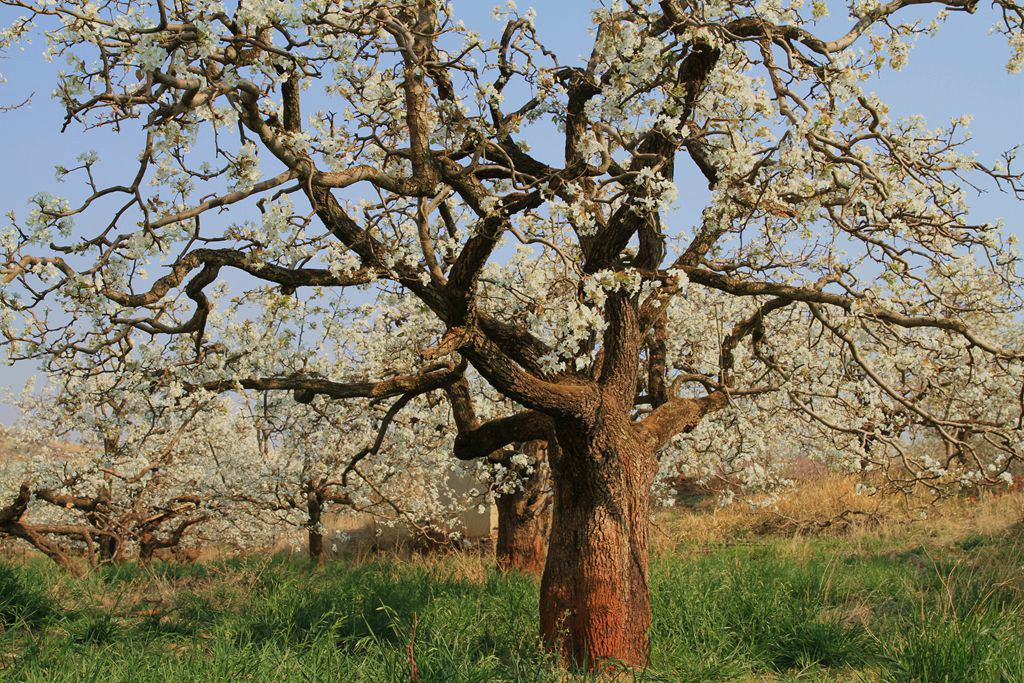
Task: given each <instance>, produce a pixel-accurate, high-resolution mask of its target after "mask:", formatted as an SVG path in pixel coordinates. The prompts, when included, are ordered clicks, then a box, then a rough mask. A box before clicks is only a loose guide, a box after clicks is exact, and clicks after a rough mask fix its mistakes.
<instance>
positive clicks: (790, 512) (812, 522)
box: [652, 475, 1024, 551]
mask: <svg viewBox="0 0 1024 683" xmlns="http://www.w3.org/2000/svg"><path fill="white" fill-rule="evenodd" d="M857 481H858V480H857V478H856V477H853V476H842V475H823V476H819V477H814V478H812V479H809V480H807V481H804V482H802V483H801V484H799V485H797V486H796V487H794V488H793V489H791V490H789V491H785V492H783V493H782V494H780V495H778V496H777V497H768V496H755V497H752V498H747V499H744V500H740V499H739V498H737V500H736V502H733V503H731V504H729V505H727V506H724V507H715V506H714V505H713V503H712V502H711V501H710V500H708V501H707V503H706V504H700V505H698V506H697V507H695V508H690V509H685V508H677V509H670V510H665V511H662V512H660V513H658V514H657V515H656V516H655V520H654V531H653V534H652V545H653V546H654V549H655V550H661V551H664V550H669V549H672V548H674V547H676V546H678V545H679V544H683V543H686V544H692V545H695V546H709V547H711V546H715V545H720V544H723V543H736V542H742V541H743V540H745V539H752V538H755V537H758V536H767V535H774V536H794V537H799V536H805V535H811V534H852V535H857V534H864V533H871V534H882V535H887V534H890V533H894V532H905V531H907V530H915V531H917V532H919V533H922V534H926V535H927V536H928V537H930V538H931V539H933V540H934V541H935V542H938V543H946V542H953V541H955V540H957V539H959V538H963V537H965V536H969V535H972V534H984V535H990V534H999V533H1004V532H1013V530H1014V528H1017V529H1019V530H1020V531H1019V533H1021V534H1024V521H1022V520H1024V490H1021V489H1015V490H1010V491H1007V490H1005V489H1004V490H999V491H986V492H982V493H981V494H979V495H977V496H962V497H954V498H950V499H946V500H944V501H941V502H938V503H934V504H933V503H932V502H931V500H930V498H928V497H927V496H926V495H925V494H924V493H923V492H922V493H921V494H917V495H902V494H900V495H897V494H884V493H879V494H876V495H867V494H861V493H858V492H857Z"/></svg>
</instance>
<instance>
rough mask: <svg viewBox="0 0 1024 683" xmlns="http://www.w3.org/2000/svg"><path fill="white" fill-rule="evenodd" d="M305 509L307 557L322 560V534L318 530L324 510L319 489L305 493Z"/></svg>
mask: <svg viewBox="0 0 1024 683" xmlns="http://www.w3.org/2000/svg"><path fill="white" fill-rule="evenodd" d="M306 510H307V512H308V513H309V520H308V527H307V531H306V535H307V541H308V546H309V559H310V560H312V561H313V562H323V559H324V535H323V534H322V533H321V531H320V528H321V527H320V521H321V518H322V517H323V512H324V499H323V496H322V495H321V493H320V492H319V491H317V490H315V489H314V490H313V491H310V492H309V493H308V494H307V495H306Z"/></svg>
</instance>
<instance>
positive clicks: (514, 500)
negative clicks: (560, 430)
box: [495, 441, 551, 576]
mask: <svg viewBox="0 0 1024 683" xmlns="http://www.w3.org/2000/svg"><path fill="white" fill-rule="evenodd" d="M522 452H523V453H524V454H525V455H527V456H528V457H530V458H531V460H532V467H533V472H532V473H531V474H530V475H529V476H528V477H526V478H525V481H524V482H523V488H522V490H519V491H516V492H515V493H507V494H504V495H500V496H497V497H496V500H495V502H496V505H497V507H498V542H497V546H496V548H495V556H496V560H497V564H498V568H499V569H500V570H502V571H508V570H514V571H520V572H525V573H528V574H535V575H537V576H540V575H541V573H542V572H543V571H544V558H545V556H546V555H547V550H548V532H549V531H550V530H551V474H550V470H549V468H548V465H547V444H546V443H545V442H543V441H530V442H527V443H526V444H524V446H523V449H522Z"/></svg>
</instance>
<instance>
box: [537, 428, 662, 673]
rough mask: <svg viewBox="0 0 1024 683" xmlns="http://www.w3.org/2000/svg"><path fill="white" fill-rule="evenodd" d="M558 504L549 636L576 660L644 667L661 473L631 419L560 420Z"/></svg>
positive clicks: (547, 588)
mask: <svg viewBox="0 0 1024 683" xmlns="http://www.w3.org/2000/svg"><path fill="white" fill-rule="evenodd" d="M555 431H556V435H557V439H556V441H557V443H556V444H552V445H551V446H550V449H549V450H550V452H549V461H550V463H551V473H552V478H553V480H554V489H555V500H554V509H553V515H552V526H551V539H550V543H549V545H548V556H547V563H546V565H545V568H544V577H543V580H542V582H541V604H540V620H541V634H542V636H543V637H544V639H545V640H546V642H548V643H549V644H551V645H552V646H553V647H555V648H557V649H558V650H559V651H560V652H561V653H562V655H563V656H564V657H565V658H566V659H567V660H569V661H571V662H573V663H575V664H577V665H580V666H586V667H588V668H598V667H602V666H603V665H604V664H605V663H607V662H609V660H614V661H619V662H623V663H626V664H630V665H640V666H643V665H645V664H646V663H647V661H648V655H649V640H648V639H649V633H648V631H649V629H650V624H651V608H650V595H649V592H648V582H647V579H648V557H647V550H648V542H647V539H648V525H649V509H650V492H651V484H652V482H653V480H654V474H655V471H656V469H657V462H656V460H655V458H654V456H653V454H652V453H649V452H647V448H646V447H645V446H644V445H643V442H642V440H641V439H639V438H638V436H637V434H636V432H635V430H634V428H633V427H632V425H630V424H629V422H628V420H627V419H625V418H621V419H615V418H614V416H607V415H605V416H602V417H601V418H600V419H599V421H598V424H597V425H594V426H591V427H589V428H588V427H586V426H580V425H572V424H556V426H555Z"/></svg>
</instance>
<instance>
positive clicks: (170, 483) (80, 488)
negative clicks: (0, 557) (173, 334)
mask: <svg viewBox="0 0 1024 683" xmlns="http://www.w3.org/2000/svg"><path fill="white" fill-rule="evenodd" d="M103 379H104V378H103V377H102V376H95V377H92V378H89V379H88V380H86V381H78V380H74V379H72V380H70V381H68V382H67V383H66V384H65V385H64V386H62V387H59V389H58V388H57V387H55V386H48V387H46V390H45V391H44V392H43V393H35V392H33V391H32V390H31V387H30V388H29V389H28V390H27V391H26V392H25V393H24V394H23V395H22V396H21V398H20V400H19V407H20V408H21V418H20V419H19V421H18V422H17V423H16V424H15V425H14V426H13V427H12V428H10V429H8V430H6V431H5V434H4V436H5V442H6V447H7V449H8V451H9V454H8V458H7V460H6V462H4V463H3V467H2V475H0V490H2V495H3V499H2V500H3V504H4V505H5V506H6V508H5V512H4V514H3V515H0V516H2V517H4V522H3V524H2V525H0V537H13V538H17V539H21V540H23V541H25V542H27V543H28V544H29V545H31V546H32V547H34V548H35V549H36V550H39V551H40V552H43V553H44V554H46V555H47V556H49V557H50V558H51V559H53V560H54V561H55V562H57V563H58V564H60V565H62V566H64V567H68V568H73V567H74V565H73V563H72V562H71V559H70V558H71V556H73V555H74V554H84V555H85V556H86V557H87V558H88V560H89V562H90V563H91V564H92V565H96V564H98V563H100V562H111V561H121V560H124V559H126V558H127V557H129V556H132V557H136V558H137V559H138V561H139V562H140V563H142V564H148V563H149V562H150V561H151V560H152V559H153V557H154V554H155V553H156V552H157V551H158V550H164V549H166V550H170V551H178V550H181V549H184V548H186V547H189V546H193V545H195V544H196V543H199V542H201V540H202V539H206V538H209V536H205V535H202V534H200V533H199V530H200V529H201V528H202V527H203V526H209V527H210V528H213V527H215V526H219V525H218V524H217V522H221V521H223V520H224V519H226V518H227V517H228V516H229V513H228V511H227V509H226V506H225V505H224V504H223V503H222V502H221V501H219V500H218V499H216V498H213V499H204V498H203V497H201V496H200V495H199V493H198V491H199V490H200V489H202V488H203V486H204V482H203V481H201V480H202V479H203V477H205V476H209V475H208V472H209V470H210V468H209V467H206V466H205V464H206V461H207V459H208V458H209V450H208V446H209V444H207V443H204V442H203V441H202V439H201V438H200V437H201V434H200V432H199V429H198V427H199V426H200V424H210V423H213V422H217V421H222V420H223V419H224V418H225V417H226V416H227V414H228V413H227V406H226V405H225V404H224V402H216V401H212V400H210V398H206V399H204V400H201V401H190V402H188V403H187V404H181V403H178V404H177V405H174V404H171V403H167V402H161V401H159V400H154V398H153V396H152V395H150V394H149V393H148V392H145V391H143V390H141V389H144V387H139V386H133V387H125V386H120V387H116V386H110V384H109V383H106V382H104V381H103ZM117 381H118V383H121V381H122V380H121V379H120V378H119V379H118V380H117ZM236 440H237V435H236ZM214 535H218V534H214Z"/></svg>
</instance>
